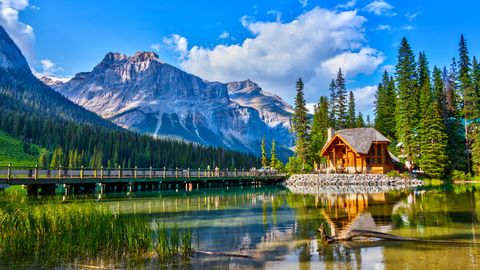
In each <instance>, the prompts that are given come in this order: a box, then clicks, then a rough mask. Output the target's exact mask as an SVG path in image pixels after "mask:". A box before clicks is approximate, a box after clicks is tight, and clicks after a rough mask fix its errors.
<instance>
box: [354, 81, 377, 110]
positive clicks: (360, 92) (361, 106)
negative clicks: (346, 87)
mask: <svg viewBox="0 0 480 270" xmlns="http://www.w3.org/2000/svg"><path fill="white" fill-rule="evenodd" d="M352 91H353V95H354V96H355V105H356V110H357V113H358V112H362V113H363V114H364V115H367V114H372V113H373V109H374V106H375V92H376V91H377V86H373V85H371V86H365V87H361V88H356V89H352Z"/></svg>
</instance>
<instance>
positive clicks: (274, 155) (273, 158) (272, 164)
mask: <svg viewBox="0 0 480 270" xmlns="http://www.w3.org/2000/svg"><path fill="white" fill-rule="evenodd" d="M279 163H281V161H279V160H278V158H277V149H276V145H275V139H272V146H271V148H270V167H271V168H273V169H278V168H277V166H278V164H279Z"/></svg>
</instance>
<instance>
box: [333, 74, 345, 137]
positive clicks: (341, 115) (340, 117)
mask: <svg viewBox="0 0 480 270" xmlns="http://www.w3.org/2000/svg"><path fill="white" fill-rule="evenodd" d="M335 85H336V86H337V91H336V94H335V96H336V104H335V112H336V122H337V123H336V124H337V128H338V129H343V128H345V127H347V118H348V116H347V87H346V85H345V77H344V76H343V74H342V69H338V73H337V79H336V80H335Z"/></svg>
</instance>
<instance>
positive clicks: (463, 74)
mask: <svg viewBox="0 0 480 270" xmlns="http://www.w3.org/2000/svg"><path fill="white" fill-rule="evenodd" d="M459 55H460V61H459V62H458V67H459V80H460V92H461V93H462V94H463V116H464V117H465V119H466V120H474V119H476V118H478V117H479V106H478V95H477V93H476V91H475V87H474V85H473V82H472V76H471V75H472V74H471V68H472V66H471V63H470V57H469V56H468V48H467V41H466V40H465V37H464V36H463V35H462V36H461V37H460V42H459Z"/></svg>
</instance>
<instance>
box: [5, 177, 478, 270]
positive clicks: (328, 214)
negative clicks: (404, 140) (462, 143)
mask: <svg viewBox="0 0 480 270" xmlns="http://www.w3.org/2000/svg"><path fill="white" fill-rule="evenodd" d="M64 199H65V200H66V201H69V200H80V201H82V202H83V201H85V202H88V201H94V202H95V204H96V205H98V206H99V207H107V208H110V209H111V211H113V212H114V213H117V214H119V215H129V216H130V217H131V218H138V217H145V216H147V217H148V219H149V220H151V221H152V224H153V223H154V222H160V223H162V224H165V226H167V227H173V226H175V225H178V226H180V227H186V228H189V229H190V230H191V232H192V238H193V248H194V249H195V250H201V251H212V252H226V253H235V254H243V255H247V256H251V257H252V258H239V257H238V258H237V257H235V258H234V257H227V256H221V255H203V254H195V255H194V256H193V258H191V259H190V260H188V261H184V262H181V263H177V264H168V265H165V264H162V263H160V262H158V261H157V260H155V259H150V260H147V261H135V262H132V261H123V260H116V261H110V260H106V259H105V260H103V259H102V258H94V259H92V260H89V261H84V260H73V261H72V260H64V259H62V254H51V256H52V257H51V258H38V257H37V258H35V257H34V256H33V255H32V257H28V256H27V257H22V258H8V259H2V260H1V261H0V268H14V269H22V268H25V269H32V268H53V267H55V268H57V269H69V268H91V269H103V268H105V269H108V268H129V269H130V268H134V269H143V268H148V269H150V268H155V269H158V268H164V269H203V268H205V269H275V270H280V269H302V270H306V269H479V266H477V264H479V263H480V242H479V241H478V238H479V237H480V227H479V221H480V186H474V185H448V186H435V187H417V188H414V189H408V188H405V189H397V190H386V189H378V188H370V189H368V188H354V187H352V188H349V189H347V190H345V189H342V188H336V187H331V188H325V189H323V190H312V191H309V194H306V193H294V192H292V191H290V190H288V189H287V188H284V187H282V186H270V187H243V188H240V187H239V188H229V189H208V190H207V189H203V190H202V189H200V190H192V191H168V192H166V191H162V192H152V193H145V192H140V193H134V194H106V195H105V194H103V195H97V196H95V197H90V198H89V197H84V198H73V197H65V198H64ZM321 224H324V226H325V228H326V230H327V232H328V233H329V234H338V233H341V232H342V231H344V230H348V229H368V230H375V231H381V232H386V233H390V234H394V235H400V236H405V237H414V238H419V239H427V240H452V241H456V242H454V243H452V242H447V243H434V242H427V243H417V242H393V241H361V240H360V241H353V242H344V243H334V244H324V243H322V242H321V241H320V240H319V235H318V233H317V229H318V228H319V227H320V226H321ZM46 260H48V261H50V263H49V264H48V265H45V264H43V262H44V261H46ZM52 261H53V265H52V263H51V262H52Z"/></svg>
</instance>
